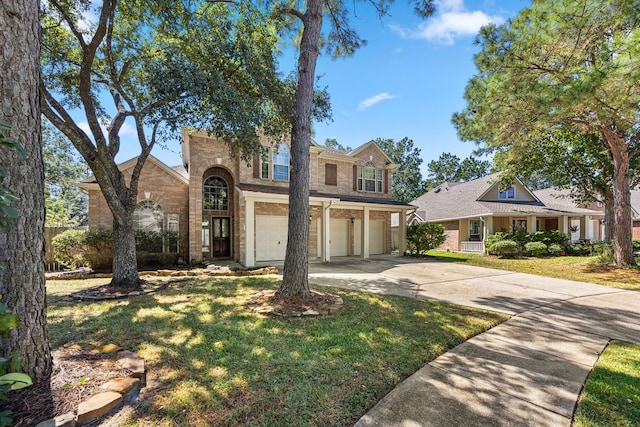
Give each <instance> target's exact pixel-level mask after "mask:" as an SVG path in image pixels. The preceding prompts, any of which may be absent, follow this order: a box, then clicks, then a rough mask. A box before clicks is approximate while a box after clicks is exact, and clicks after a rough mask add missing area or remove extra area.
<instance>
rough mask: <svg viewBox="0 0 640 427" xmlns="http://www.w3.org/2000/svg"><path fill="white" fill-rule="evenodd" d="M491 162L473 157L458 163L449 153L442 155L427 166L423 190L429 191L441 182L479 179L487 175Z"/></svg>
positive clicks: (458, 159) (454, 156)
mask: <svg viewBox="0 0 640 427" xmlns="http://www.w3.org/2000/svg"><path fill="white" fill-rule="evenodd" d="M491 166H492V164H491V162H490V161H488V160H479V159H477V158H475V157H473V156H469V157H467V158H466V159H464V160H462V161H460V158H459V157H458V156H456V155H454V154H451V153H442V154H441V155H440V157H439V158H438V160H432V161H430V162H429V164H428V165H427V179H426V180H425V181H424V184H423V186H424V189H425V190H426V191H429V190H431V189H433V188H436V187H437V186H438V185H440V184H442V183H443V182H465V181H471V180H474V179H477V178H481V177H483V176H486V175H488V174H489V172H490V170H491Z"/></svg>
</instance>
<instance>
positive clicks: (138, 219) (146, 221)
mask: <svg viewBox="0 0 640 427" xmlns="http://www.w3.org/2000/svg"><path fill="white" fill-rule="evenodd" d="M163 223H164V214H163V212H162V207H160V205H159V204H157V203H156V202H154V201H152V200H143V201H141V202H140V203H138V205H137V206H136V210H135V211H133V226H134V228H135V229H136V230H144V231H157V232H162V225H163Z"/></svg>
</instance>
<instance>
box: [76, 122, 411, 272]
mask: <svg viewBox="0 0 640 427" xmlns="http://www.w3.org/2000/svg"><path fill="white" fill-rule="evenodd" d="M182 139H183V141H182V157H183V163H184V164H183V166H178V167H169V166H167V165H165V164H164V163H162V162H161V161H159V160H158V159H156V158H154V157H149V159H148V160H147V162H146V163H145V166H144V168H143V170H142V174H141V177H140V182H139V186H138V190H139V191H138V200H139V203H138V208H137V210H136V214H135V217H134V220H135V221H136V226H137V227H139V228H146V229H153V230H157V231H159V230H174V231H177V232H178V234H179V236H180V238H179V241H180V244H179V248H177V250H178V252H179V253H180V254H182V255H183V256H184V257H185V259H188V260H192V261H215V260H216V259H225V258H227V259H228V258H230V259H234V260H236V261H238V262H240V263H242V264H243V265H245V266H248V267H251V266H255V265H256V263H262V262H269V261H279V260H283V259H284V256H285V251H286V243H287V221H288V209H289V205H288V191H289V189H288V184H289V171H290V168H291V167H290V161H289V146H288V142H287V141H278V142H277V143H272V141H269V140H267V139H264V140H263V151H262V155H259V156H256V157H255V158H254V159H253V161H252V162H251V164H247V162H245V161H242V160H241V159H239V158H232V157H231V156H230V155H229V151H228V149H227V147H226V145H225V144H224V143H223V142H222V141H219V140H217V139H216V138H214V137H209V136H206V135H205V134H199V133H195V132H193V133H191V132H188V131H183V134H182ZM309 156H310V170H309V175H310V197H309V211H310V216H309V223H310V227H309V228H310V232H309V257H310V259H319V260H321V261H330V260H331V257H336V256H361V257H364V258H368V257H369V255H373V254H383V253H390V252H391V249H392V248H391V220H390V217H391V214H392V213H399V214H401V215H403V217H404V215H406V212H407V210H409V209H412V206H410V205H406V204H404V203H400V202H397V201H395V200H393V199H392V198H391V176H392V173H393V169H394V168H395V167H396V165H395V164H394V163H393V162H392V161H391V159H390V158H389V157H388V156H387V155H386V154H385V153H384V152H383V151H382V150H381V149H380V148H379V147H378V146H377V145H376V144H375V143H374V142H373V141H372V142H368V143H366V144H364V145H362V146H360V147H358V148H357V149H355V150H353V151H351V152H345V151H341V150H336V149H332V148H327V147H324V146H321V145H318V144H316V143H315V142H313V141H311V142H310V144H309ZM134 164H135V159H132V160H129V161H127V162H124V163H122V164H121V165H120V169H121V171H122V172H123V173H124V174H125V176H126V177H129V176H130V174H131V170H132V168H133V165H134ZM78 186H79V187H81V188H83V189H85V190H86V191H87V192H88V194H89V227H106V228H110V227H111V223H112V216H111V212H110V210H109V208H108V207H107V204H106V201H105V200H104V197H103V196H102V193H101V192H100V188H99V187H98V185H97V183H96V182H95V180H94V179H93V177H91V178H88V179H86V180H84V181H83V182H81V183H79V184H78ZM401 235H402V236H401V238H400V242H402V243H401V246H402V247H400V248H399V249H400V250H404V247H403V246H404V238H403V236H404V228H403V229H402V230H401ZM363 248H364V250H363ZM171 250H175V248H172V249H171Z"/></svg>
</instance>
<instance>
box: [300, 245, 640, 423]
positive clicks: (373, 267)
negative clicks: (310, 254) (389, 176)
mask: <svg viewBox="0 0 640 427" xmlns="http://www.w3.org/2000/svg"><path fill="white" fill-rule="evenodd" d="M309 272H310V283H313V284H318V285H327V286H336V287H342V288H347V289H355V290H361V291H368V292H377V293H385V294H397V295H405V296H410V297H415V298H425V299H433V300H439V301H446V302H451V303H455V304H460V305H465V306H472V307H478V308H483V309H487V310H493V311H500V312H503V313H507V314H510V315H511V316H512V317H511V318H510V319H509V320H508V321H506V322H504V323H502V324H501V325H498V326H496V327H495V328H492V329H491V330H489V331H487V332H485V333H483V334H480V335H478V336H476V337H474V338H472V339H470V340H468V341H466V342H464V343H463V344H461V345H459V346H457V347H455V348H453V349H452V350H451V351H449V352H447V353H445V354H443V355H442V356H440V357H438V358H437V359H435V360H433V361H432V362H431V363H429V364H427V365H426V366H424V367H423V368H421V369H420V370H419V371H418V372H416V373H415V374H414V375H412V376H411V377H409V378H408V379H406V380H405V381H404V382H402V383H400V384H399V385H398V386H397V387H396V388H395V389H394V390H393V391H392V392H391V393H389V394H388V395H387V396H386V397H384V398H383V399H382V400H381V401H380V402H379V403H378V404H377V405H376V406H374V407H373V408H372V409H371V410H370V411H369V412H368V413H367V414H365V415H364V416H363V417H362V418H361V419H360V420H359V421H358V422H357V423H356V427H365V426H367V427H368V426H405V427H414V426H447V427H454V426H554V427H557V426H570V425H571V419H572V416H573V412H574V409H575V405H576V401H577V398H578V395H579V394H580V391H581V390H582V386H583V384H584V382H585V380H586V377H587V375H588V374H589V372H590V370H591V369H592V367H593V365H594V364H595V362H596V361H597V359H598V356H599V354H600V353H601V352H602V351H603V350H604V348H605V347H606V345H607V343H608V342H609V340H610V339H618V340H625V341H631V342H640V292H637V291H625V290H622V289H615V288H609V287H605V286H599V285H593V284H589V283H582V282H573V281H568V280H560V279H551V278H546V277H540V276H534V275H529V274H522V273H512V272H506V271H501V270H492V269H484V268H479V267H471V266H465V265H462V264H454V263H445V262H438V261H434V260H429V259H426V260H416V259H412V258H404V257H397V256H381V257H376V258H372V259H368V260H362V259H355V258H342V259H334V262H332V263H329V264H310V268H309ZM638 280H640V278H639V279H638Z"/></svg>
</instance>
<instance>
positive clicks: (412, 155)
mask: <svg viewBox="0 0 640 427" xmlns="http://www.w3.org/2000/svg"><path fill="white" fill-rule="evenodd" d="M375 143H376V144H378V146H379V147H380V148H381V149H382V151H384V152H385V153H386V154H387V156H389V157H390V158H391V160H392V161H393V163H395V164H397V165H398V168H397V169H395V170H394V171H393V177H392V179H393V180H392V182H391V195H392V196H393V198H394V199H396V200H399V201H401V202H405V203H408V202H410V201H411V200H413V199H416V198H418V197H419V196H421V195H422V194H423V193H424V188H423V186H422V173H421V172H420V165H421V164H422V157H421V156H420V149H419V148H418V147H414V145H413V141H412V140H411V139H409V138H406V137H405V138H402V139H401V140H400V141H397V142H396V141H394V140H393V139H383V138H378V139H376V140H375Z"/></svg>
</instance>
